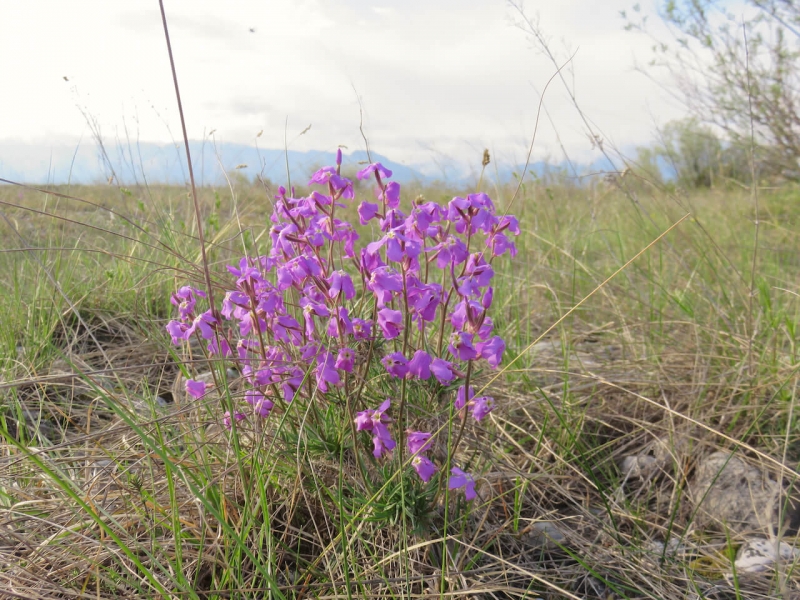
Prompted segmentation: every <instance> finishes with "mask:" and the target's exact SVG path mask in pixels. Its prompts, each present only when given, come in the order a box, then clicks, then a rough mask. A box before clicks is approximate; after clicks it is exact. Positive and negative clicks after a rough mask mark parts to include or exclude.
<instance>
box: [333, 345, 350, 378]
mask: <svg viewBox="0 0 800 600" xmlns="http://www.w3.org/2000/svg"><path fill="white" fill-rule="evenodd" d="M355 358H356V353H355V352H354V351H353V349H352V348H341V349H339V354H337V355H336V363H334V365H333V366H334V367H336V368H337V369H341V370H342V371H345V372H347V373H352V372H353V366H354V363H355Z"/></svg>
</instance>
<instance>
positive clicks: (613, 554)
mask: <svg viewBox="0 0 800 600" xmlns="http://www.w3.org/2000/svg"><path fill="white" fill-rule="evenodd" d="M61 191H62V192H65V190H63V189H62V190H61ZM69 193H70V195H76V196H80V197H82V198H87V199H89V198H91V199H93V202H94V203H95V205H96V206H94V207H90V208H89V209H87V205H85V204H82V203H78V202H76V201H73V200H66V199H63V198H62V199H60V200H57V199H54V198H53V197H52V196H47V195H45V194H41V193H34V192H30V191H25V192H24V193H23V197H22V198H18V197H17V196H16V194H17V190H16V189H12V188H0V200H2V201H3V202H4V203H5V204H3V205H2V206H3V209H2V210H3V213H4V214H5V215H6V216H7V217H8V221H6V222H5V223H2V224H0V235H2V239H3V240H6V241H5V242H4V248H3V250H6V251H5V252H3V253H2V254H0V278H2V281H0V284H2V285H3V286H4V287H5V288H6V289H9V290H14V293H13V294H8V295H6V296H5V298H4V299H3V300H2V306H0V309H1V310H2V314H0V330H1V331H2V334H0V344H2V351H0V354H2V355H5V356H6V357H7V358H6V359H5V360H4V361H3V362H2V377H3V382H2V383H0V395H2V404H3V407H4V409H3V412H2V415H0V590H2V591H0V597H8V598H78V597H80V598H82V597H92V598H121V597H130V598H141V597H164V598H166V597H174V598H180V597H195V598H206V597H208V598H211V597H213V598H266V597H275V598H279V597H291V598H345V597H359V598H361V597H364V598H370V597H374V598H385V597H431V596H441V597H458V596H464V597H478V598H535V597H548V598H570V597H577V598H612V597H618V598H623V597H624V598H685V597H707V598H729V597H730V598H736V597H747V598H758V597H787V598H789V597H797V595H798V593H800V592H798V589H800V588H798V584H800V578H798V576H797V574H796V573H795V570H794V569H793V564H791V563H785V564H782V565H779V567H778V569H777V570H776V571H774V572H768V573H765V574H759V575H757V576H752V575H748V576H745V575H743V574H741V573H739V574H734V573H733V570H732V560H731V556H732V555H731V553H732V552H735V550H736V548H737V547H738V545H739V544H741V542H742V540H743V534H740V533H737V532H736V531H734V530H732V529H729V530H727V531H726V530H725V527H724V524H721V523H718V524H713V523H712V524H703V526H702V527H700V526H698V514H697V512H696V510H695V506H694V503H693V499H692V498H691V497H690V496H691V482H692V481H693V478H694V477H695V474H696V471H697V467H698V465H699V464H700V463H701V462H702V461H703V460H704V458H705V457H706V456H708V455H709V454H711V453H712V452H714V451H719V450H726V451H736V452H737V455H738V456H740V457H742V458H744V459H746V460H747V461H749V462H751V463H752V464H755V465H758V467H759V469H761V470H762V472H763V473H764V474H765V476H766V474H769V475H770V476H771V477H772V478H774V479H775V480H776V481H779V482H781V484H782V485H784V486H787V487H788V486H790V485H791V484H793V483H794V482H795V477H796V475H797V473H798V471H797V465H798V461H800V437H799V436H798V434H797V431H798V428H797V417H796V414H795V410H794V404H795V400H796V398H797V393H796V392H797V390H796V388H797V383H798V376H797V371H798V366H800V362H799V361H798V355H797V341H798V333H797V329H796V326H797V323H798V316H800V302H799V301H798V292H799V291H800V288H799V287H798V283H797V282H798V274H800V260H798V258H797V257H798V256H800V243H798V238H797V236H794V235H792V232H793V231H796V228H795V227H794V224H796V223H797V222H798V220H800V216H798V215H800V212H798V209H797V206H798V204H797V202H796V199H795V198H796V193H797V192H796V191H795V190H794V189H790V188H787V189H785V190H780V191H779V192H776V193H773V194H772V195H770V196H767V197H766V198H764V199H763V201H764V204H765V207H766V208H765V213H766V219H765V218H764V216H765V215H762V216H761V218H762V221H765V222H766V224H765V223H764V222H762V225H761V226H762V228H763V229H762V235H761V245H762V247H761V248H760V249H759V251H758V253H757V260H756V264H757V272H756V278H755V280H756V286H755V288H753V289H751V287H750V277H749V268H750V266H749V265H750V264H751V262H752V257H753V248H752V242H751V240H752V224H751V222H750V221H751V218H752V212H751V208H750V205H749V201H748V198H747V196H746V195H738V193H737V192H731V191H725V192H723V191H714V192H707V193H703V194H696V195H692V196H688V197H678V198H675V197H670V196H668V195H664V194H661V193H657V194H645V193H643V192H642V191H641V190H640V191H639V196H637V197H636V199H637V200H638V203H639V205H638V206H636V205H634V204H633V203H631V202H630V199H629V198H626V197H625V196H624V195H623V194H621V193H620V192H619V191H616V190H613V189H609V190H596V191H594V192H591V191H587V190H583V191H581V190H577V189H568V188H563V187H562V188H552V189H547V188H546V186H545V184H529V185H528V186H527V188H526V189H525V191H524V197H523V198H522V200H521V201H520V204H519V205H518V206H517V207H515V211H516V212H518V213H521V214H520V216H521V223H522V225H523V228H524V229H525V232H524V234H523V236H521V239H520V255H519V256H518V257H517V259H516V260H515V261H514V263H513V265H510V266H509V267H508V268H507V269H506V270H504V271H501V272H500V273H498V277H499V279H500V283H498V285H497V290H496V296H495V298H496V305H497V306H498V310H497V312H496V313H495V321H496V323H497V327H498V329H499V333H501V335H504V337H505V338H506V340H507V342H508V343H509V351H508V353H507V358H506V361H505V362H504V364H508V363H509V362H510V359H511V358H514V357H517V356H519V359H518V360H516V361H515V362H514V363H513V364H512V365H510V366H509V368H508V369H507V371H506V372H505V373H504V375H503V376H502V377H501V378H500V379H498V380H496V381H494V382H493V383H492V384H491V387H492V390H493V394H494V396H495V397H496V398H497V399H498V405H499V408H498V409H497V410H496V411H495V412H494V413H492V414H491V416H490V419H488V420H487V421H486V422H484V423H483V425H482V426H473V425H470V426H468V427H467V428H466V429H465V437H464V439H465V443H464V444H462V450H461V453H462V454H461V456H459V460H460V462H462V463H465V464H469V465H470V467H471V468H472V469H473V470H474V471H475V472H477V473H482V476H481V478H480V481H479V486H478V491H479V498H478V499H477V500H476V501H475V502H474V503H473V504H472V505H470V506H463V505H458V504H457V503H456V501H455V500H453V501H452V502H451V503H450V504H445V503H444V502H442V501H441V500H439V501H437V503H435V504H434V505H433V506H432V507H428V508H426V509H420V511H419V514H414V515H413V516H414V518H415V519H418V520H417V521H415V522H413V523H412V520H411V519H410V518H408V519H405V520H404V519H400V520H399V521H397V522H396V523H395V522H392V521H391V519H390V518H389V517H388V516H386V514H384V515H383V516H380V514H381V511H382V510H383V511H387V510H388V511H389V512H391V509H392V507H393V506H395V504H396V497H395V496H393V495H392V494H395V493H396V490H397V489H398V488H399V486H392V485H388V486H386V485H384V479H383V478H382V477H383V475H382V474H381V473H380V472H379V470H377V469H372V470H371V471H370V472H369V473H368V477H367V479H366V480H364V479H363V478H362V477H361V476H360V474H359V471H358V469H356V468H355V465H354V454H353V449H352V445H348V444H347V443H346V440H345V438H342V437H341V436H339V437H338V438H337V436H336V434H335V432H336V431H340V430H342V429H343V424H342V423H341V422H340V421H338V420H337V418H336V417H335V415H334V412H333V411H331V412H330V413H324V414H323V418H322V423H321V424H320V423H316V424H315V423H314V422H313V421H312V420H311V419H310V418H308V419H306V420H303V418H302V417H303V414H302V413H301V412H298V413H296V414H295V413H292V415H293V416H292V418H289V417H288V416H287V417H286V418H283V419H276V420H275V421H274V422H273V423H272V424H271V425H270V426H269V427H268V428H267V429H262V430H257V431H255V430H254V431H248V430H246V429H242V430H240V431H238V433H237V435H236V436H234V437H233V438H232V437H230V436H229V434H227V433H224V430H223V429H222V428H221V426H220V420H221V412H222V411H221V410H220V408H219V402H217V401H212V400H209V401H208V402H205V403H203V404H198V403H197V402H196V401H190V400H189V399H188V398H186V397H185V396H184V394H182V392H181V386H180V377H181V374H184V375H185V374H187V373H188V372H189V371H192V370H198V371H205V370H207V368H206V367H205V366H203V363H202V361H198V360H197V359H198V358H199V357H198V355H197V354H194V355H192V354H183V355H179V354H176V353H175V351H174V350H173V349H172V348H171V347H170V346H169V344H168V340H166V339H165V336H164V335H163V324H164V322H165V319H166V318H168V316H169V314H170V312H169V304H168V296H169V292H170V291H172V289H173V288H174V287H175V285H176V283H177V284H182V283H184V282H186V281H187V280H190V279H192V278H196V279H197V280H199V279H200V270H199V266H198V261H199V259H198V256H197V246H196V240H195V239H194V238H193V226H192V221H191V215H190V212H189V210H188V208H187V207H188V203H187V200H186V192H185V190H183V189H177V188H155V189H150V190H132V191H131V192H130V193H122V192H120V191H119V190H116V189H114V188H105V189H102V190H101V189H99V188H85V189H81V190H77V191H76V190H71V191H70V192H69ZM424 193H426V194H427V195H428V198H429V199H434V200H440V198H439V197H438V196H439V195H440V194H442V195H443V194H444V192H439V191H433V190H429V191H427V192H424ZM202 194H203V207H204V214H205V218H206V219H207V220H208V222H207V225H208V226H209V229H210V230H211V238H212V242H211V247H212V268H213V272H214V275H215V277H216V278H217V281H219V282H220V283H221V284H222V283H223V282H224V281H225V272H224V270H223V268H222V265H223V264H224V263H225V262H226V261H231V260H234V257H237V256H238V255H239V254H241V252H242V250H243V248H244V247H247V248H259V249H260V250H262V251H263V250H264V248H265V244H266V240H265V236H264V233H263V226H264V224H265V217H264V215H265V214H267V207H268V206H269V204H268V202H269V201H268V199H267V198H268V193H267V192H266V191H264V190H261V189H259V188H258V187H252V188H251V187H242V186H241V184H239V187H238V188H236V189H235V190H234V194H233V195H232V194H231V193H230V191H217V194H218V195H217V198H224V200H223V201H221V202H220V201H218V200H217V199H215V194H214V191H212V190H203V192H202ZM493 195H494V196H496V197H497V198H498V199H500V200H501V202H500V203H501V204H502V198H504V197H509V196H510V194H508V193H507V190H505V189H502V188H498V189H497V190H495V192H494V194H493ZM9 205H13V207H9ZM98 206H99V207H106V208H108V207H111V206H114V207H115V209H114V210H115V211H116V212H118V213H119V215H129V216H131V221H132V223H129V222H127V221H125V220H124V219H123V218H122V217H121V216H119V215H118V216H115V217H114V218H111V217H110V216H109V214H110V213H109V212H108V211H107V210H103V209H101V208H97V207H98ZM687 208H691V210H692V213H693V218H692V221H691V222H687V223H685V224H684V225H682V226H681V227H680V228H679V229H678V230H677V231H675V232H673V233H672V234H670V236H669V237H668V238H667V239H666V240H664V242H663V243H661V244H659V245H658V246H656V247H654V248H652V249H651V250H650V251H648V252H647V253H646V254H645V255H643V256H642V257H640V258H639V259H638V260H637V261H636V262H635V263H633V264H632V266H631V267H630V268H628V269H626V270H625V271H624V272H623V273H621V274H620V275H619V276H618V277H616V278H615V279H614V280H612V281H611V282H610V283H608V284H607V285H605V286H604V287H603V288H602V289H600V290H599V291H598V292H597V293H595V295H594V296H592V298H591V299H590V300H589V301H588V302H586V303H585V304H584V305H582V307H581V308H580V309H578V310H577V311H575V312H574V313H573V314H572V315H571V316H570V317H568V318H567V319H565V320H564V321H562V322H561V323H560V325H559V326H558V327H556V328H555V329H554V330H553V331H552V332H550V333H549V334H548V335H547V336H545V338H544V339H543V340H542V341H539V342H538V343H535V344H534V342H535V341H536V339H537V338H538V337H539V335H540V334H541V333H542V332H544V331H545V330H547V328H549V327H550V325H552V324H553V323H554V322H556V321H557V320H558V319H559V318H560V317H561V316H562V315H564V314H565V313H566V312H567V311H568V310H569V309H570V308H571V307H573V306H575V305H576V304H577V303H578V302H579V301H581V300H582V299H583V298H584V297H585V296H586V295H588V294H589V293H590V292H592V291H593V290H594V289H595V288H596V287H597V285H598V284H599V283H600V282H602V281H603V280H605V278H606V277H607V276H608V275H610V274H611V273H612V272H613V271H614V270H615V269H616V268H618V267H619V266H620V265H621V264H623V263H624V262H625V261H627V260H628V259H630V258H631V257H632V256H634V255H635V254H636V253H637V252H639V251H640V250H641V249H642V248H644V247H645V246H647V244H648V243H649V242H650V241H652V240H653V239H654V238H655V237H656V236H657V235H659V234H660V233H661V232H662V231H663V230H664V229H666V228H667V227H668V226H669V225H670V224H671V223H673V222H674V221H676V220H677V219H678V218H680V217H681V216H682V214H683V211H684V210H685V209H687ZM34 211H40V212H34ZM215 223H216V225H214V224H215ZM95 227H96V228H99V229H94V228H95ZM25 248H28V249H25ZM30 248H41V249H42V250H30ZM49 276H52V278H53V279H52V280H50V279H49V278H48V277H49ZM52 281H57V282H58V284H59V286H60V288H61V290H62V291H63V295H61V294H60V293H59V292H58V290H56V289H55V288H54V286H53V283H52ZM751 294H752V295H753V297H754V299H755V302H754V303H753V305H752V307H751V304H750V303H749V301H748V300H749V298H750V296H751ZM65 297H66V298H67V299H68V300H67V299H65ZM73 307H74V308H75V309H76V310H77V312H78V313H79V314H80V316H81V318H80V319H78V318H77V317H76V316H75V311H73ZM185 351H186V352H190V351H191V349H189V348H187V349H185ZM217 374H218V376H224V369H219V370H218V373H217ZM493 375H494V373H481V374H480V376H479V379H478V383H479V384H480V383H486V382H489V381H490V379H491V378H492V377H493ZM176 381H177V384H176ZM227 381H228V385H229V389H228V391H223V392H222V393H221V396H222V397H223V399H224V398H226V397H229V396H230V395H232V396H233V397H235V394H236V385H237V383H236V374H235V373H229V374H228V380H227ZM159 397H160V398H161V400H160V401H159ZM297 410H298V411H300V410H301V408H300V407H298V409H297ZM289 412H290V411H288V410H287V411H286V412H285V413H284V415H289ZM278 416H280V415H278ZM295 416H296V417H297V419H294V417H295ZM445 416H446V415H445ZM436 418H439V419H440V422H441V423H442V424H445V423H446V419H445V418H443V417H436ZM295 423H304V424H305V425H306V427H305V428H296V427H295V426H294V424H295ZM326 427H328V428H329V429H330V430H331V431H329V432H326V431H325V428H326ZM331 432H333V433H331ZM345 437H346V436H345ZM626 457H629V462H628V463H625V464H628V465H630V464H631V463H630V460H631V459H630V457H633V459H634V460H635V464H636V465H637V468H636V469H631V468H628V470H627V471H626V470H625V469H624V468H623V467H622V465H623V461H625V459H626ZM406 501H408V499H406ZM393 503H395V504H393ZM423 505H425V502H424V499H422V500H420V506H423ZM412 512H413V511H412ZM763 533H765V532H762V534H763ZM794 533H796V532H795V531H794V530H791V531H788V532H786V531H784V532H782V534H783V535H784V539H785V540H787V541H789V542H794V538H793V537H791V536H792V535H794ZM657 542H661V543H662V545H661V546H659V545H658V544H657Z"/></svg>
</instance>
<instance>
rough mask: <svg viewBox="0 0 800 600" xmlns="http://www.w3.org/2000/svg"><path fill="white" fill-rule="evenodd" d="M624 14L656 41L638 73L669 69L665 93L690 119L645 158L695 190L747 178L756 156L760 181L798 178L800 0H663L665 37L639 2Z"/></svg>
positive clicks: (671, 130) (642, 156)
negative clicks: (668, 169)
mask: <svg viewBox="0 0 800 600" xmlns="http://www.w3.org/2000/svg"><path fill="white" fill-rule="evenodd" d="M732 9H736V10H737V11H738V12H736V13H733V12H732ZM622 16H623V18H624V19H626V21H627V28H628V29H631V30H636V31H640V32H643V33H646V34H648V35H650V36H651V38H652V39H653V42H654V43H653V46H652V49H653V58H652V61H651V62H650V64H649V65H648V67H647V68H643V69H642V70H643V71H644V72H645V73H649V71H648V69H650V68H655V67H658V66H660V67H663V68H666V69H668V71H669V72H670V73H671V75H672V80H673V84H674V85H673V86H670V87H669V88H668V89H667V90H668V91H669V92H670V93H672V94H674V95H675V96H676V97H678V98H679V99H680V100H681V101H682V102H683V103H684V104H685V106H686V107H687V108H688V110H689V112H690V114H691V115H692V116H693V118H692V119H689V120H686V121H680V122H675V123H671V124H669V125H668V126H667V127H666V128H665V129H664V131H663V132H662V139H661V140H660V142H659V144H658V146H657V147H656V148H653V149H649V150H643V151H641V152H640V155H639V161H638V162H639V163H642V164H643V165H645V166H646V167H647V166H649V167H650V168H652V167H655V166H663V163H664V162H666V163H668V164H670V165H671V166H672V167H673V168H674V173H675V177H676V179H677V180H678V181H679V183H680V184H682V185H686V186H691V187H698V186H700V187H702V186H711V185H716V184H717V182H718V181H723V180H725V179H726V178H728V179H734V180H736V181H739V182H743V183H746V182H748V181H749V180H750V179H751V175H750V173H751V167H750V160H751V157H752V159H753V165H752V166H753V167H754V168H755V170H756V177H757V178H759V179H762V178H769V179H776V178H779V179H783V180H794V181H797V180H800V60H798V59H800V1H796V0H745V2H744V9H742V5H741V4H732V3H731V2H729V1H728V0H660V4H659V16H660V17H661V20H662V22H663V23H664V24H665V25H666V26H667V31H668V33H667V34H665V35H658V34H654V33H653V28H652V27H651V26H650V24H649V23H648V19H647V15H645V14H644V13H643V11H642V9H641V7H640V6H639V5H636V6H634V7H633V10H632V12H630V13H626V12H623V13H622ZM648 161H649V165H648ZM656 172H660V171H659V170H658V169H656V170H655V171H654V173H656Z"/></svg>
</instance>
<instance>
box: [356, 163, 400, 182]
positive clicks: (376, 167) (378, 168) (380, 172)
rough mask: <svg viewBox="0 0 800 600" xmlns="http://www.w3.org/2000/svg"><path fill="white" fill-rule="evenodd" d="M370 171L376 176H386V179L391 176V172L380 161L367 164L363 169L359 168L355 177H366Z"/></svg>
mask: <svg viewBox="0 0 800 600" xmlns="http://www.w3.org/2000/svg"><path fill="white" fill-rule="evenodd" d="M370 173H375V175H376V177H378V178H381V177H386V178H387V179H388V178H389V177H391V176H392V172H391V171H390V170H389V169H387V168H386V167H384V166H383V165H382V164H381V163H372V164H371V165H367V166H366V167H364V168H363V169H361V170H360V171H359V172H358V173H357V174H356V177H358V178H359V179H366V178H367V177H369V175H370Z"/></svg>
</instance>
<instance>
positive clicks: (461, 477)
mask: <svg viewBox="0 0 800 600" xmlns="http://www.w3.org/2000/svg"><path fill="white" fill-rule="evenodd" d="M450 473H451V476H450V480H449V481H448V482H447V488H448V489H451V490H457V489H459V488H462V487H463V488H464V497H465V498H466V499H467V502H469V501H470V500H472V499H474V498H475V497H476V496H477V495H478V494H477V493H475V479H474V478H473V477H472V475H470V474H469V473H465V472H464V471H462V470H461V469H459V468H458V467H453V468H452V469H450Z"/></svg>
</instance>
